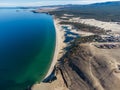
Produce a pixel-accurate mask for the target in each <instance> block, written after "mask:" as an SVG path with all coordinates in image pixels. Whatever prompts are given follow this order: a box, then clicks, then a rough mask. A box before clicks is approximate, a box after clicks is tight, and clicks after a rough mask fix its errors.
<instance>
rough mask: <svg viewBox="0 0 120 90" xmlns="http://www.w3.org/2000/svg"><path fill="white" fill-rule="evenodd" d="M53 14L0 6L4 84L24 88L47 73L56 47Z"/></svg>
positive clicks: (0, 81) (0, 79)
mask: <svg viewBox="0 0 120 90" xmlns="http://www.w3.org/2000/svg"><path fill="white" fill-rule="evenodd" d="M55 37H56V35H55V28H54V24H53V18H52V17H51V16H50V15H47V14H38V13H32V12H30V11H27V10H26V11H25V10H24V11H23V10H19V12H18V11H16V10H15V9H12V10H11V9H9V10H8V9H0V88H1V89H2V88H3V89H2V90H24V89H25V88H27V87H29V86H31V85H32V84H34V83H35V82H36V81H40V80H42V79H43V77H44V76H45V74H46V73H47V71H48V69H49V67H50V64H51V61H52V58H53V54H54V48H55Z"/></svg>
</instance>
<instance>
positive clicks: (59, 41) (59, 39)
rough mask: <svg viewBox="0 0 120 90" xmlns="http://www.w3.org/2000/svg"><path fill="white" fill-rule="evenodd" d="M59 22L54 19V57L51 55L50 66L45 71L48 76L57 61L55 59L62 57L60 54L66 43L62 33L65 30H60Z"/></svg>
mask: <svg viewBox="0 0 120 90" xmlns="http://www.w3.org/2000/svg"><path fill="white" fill-rule="evenodd" d="M58 23H59V20H57V19H54V26H55V29H56V45H55V52H54V57H53V61H52V63H51V66H50V69H49V71H48V73H47V75H46V76H45V78H46V77H48V76H49V75H50V74H51V72H52V71H53V69H54V66H55V64H56V63H57V60H58V59H59V58H61V57H62V55H63V54H64V50H63V49H64V48H65V47H66V44H65V43H64V39H65V37H64V34H65V32H64V31H63V30H62V28H61V26H60V25H58Z"/></svg>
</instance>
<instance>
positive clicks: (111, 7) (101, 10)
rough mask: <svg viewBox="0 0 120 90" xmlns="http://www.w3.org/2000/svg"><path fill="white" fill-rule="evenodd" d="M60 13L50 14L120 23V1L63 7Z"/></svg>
mask: <svg viewBox="0 0 120 90" xmlns="http://www.w3.org/2000/svg"><path fill="white" fill-rule="evenodd" d="M59 7H60V9H59V10H58V11H53V12H50V13H51V14H56V15H58V16H60V15H63V14H64V13H67V14H73V15H74V16H80V17H82V18H95V19H98V20H103V21H117V22H120V1H116V2H105V3H95V4H89V5H62V6H59Z"/></svg>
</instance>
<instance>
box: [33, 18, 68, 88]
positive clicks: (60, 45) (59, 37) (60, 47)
mask: <svg viewBox="0 0 120 90" xmlns="http://www.w3.org/2000/svg"><path fill="white" fill-rule="evenodd" d="M58 23H59V20H58V19H54V25H55V30H56V47H55V52H54V57H53V61H52V63H51V66H50V69H49V70H48V73H47V74H46V76H45V78H46V77H48V76H49V75H50V74H51V72H52V71H53V69H54V66H55V64H56V63H57V61H58V60H59V59H60V58H61V57H62V56H63V54H64V53H65V50H64V48H65V47H67V44H66V43H64V40H65V36H64V35H65V32H64V30H63V29H62V27H61V26H60V25H59V24H58ZM58 77H59V80H57V81H55V82H53V83H52V84H51V83H43V82H41V83H38V84H35V85H34V86H33V87H32V90H67V88H66V87H65V86H64V85H62V84H63V81H62V77H61V76H58ZM60 83H61V84H60ZM59 84H60V85H59ZM56 86H57V87H56Z"/></svg>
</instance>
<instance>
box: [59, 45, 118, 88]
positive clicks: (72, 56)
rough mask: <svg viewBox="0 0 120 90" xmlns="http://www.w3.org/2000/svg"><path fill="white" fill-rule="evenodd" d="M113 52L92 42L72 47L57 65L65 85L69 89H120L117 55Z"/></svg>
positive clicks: (113, 50)
mask: <svg viewBox="0 0 120 90" xmlns="http://www.w3.org/2000/svg"><path fill="white" fill-rule="evenodd" d="M119 51H120V50H118V51H117V52H119ZM114 52H116V50H115V49H111V50H103V49H99V48H96V47H94V45H92V44H80V45H77V46H75V47H74V48H72V49H71V50H70V51H69V52H68V53H67V54H66V56H64V57H63V58H62V60H61V63H60V64H59V65H58V69H59V71H60V73H61V75H62V78H63V80H64V83H65V85H66V86H67V87H68V88H69V90H120V85H119V84H120V71H119V69H120V65H119V56H114ZM110 53H113V54H110ZM115 55H116V54H115Z"/></svg>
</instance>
